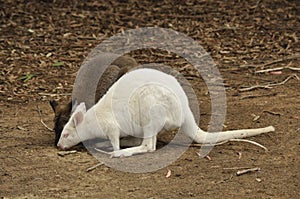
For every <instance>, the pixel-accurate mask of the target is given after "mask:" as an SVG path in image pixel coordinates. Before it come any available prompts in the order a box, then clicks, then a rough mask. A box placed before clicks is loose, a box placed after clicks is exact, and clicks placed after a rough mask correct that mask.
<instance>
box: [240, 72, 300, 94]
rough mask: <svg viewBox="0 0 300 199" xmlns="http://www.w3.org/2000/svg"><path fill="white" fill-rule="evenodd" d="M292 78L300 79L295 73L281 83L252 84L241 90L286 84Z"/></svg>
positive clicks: (269, 87) (268, 87)
mask: <svg viewBox="0 0 300 199" xmlns="http://www.w3.org/2000/svg"><path fill="white" fill-rule="evenodd" d="M291 78H296V79H298V80H299V77H298V76H297V75H295V74H294V75H291V76H288V77H287V78H286V79H285V80H283V81H282V82H279V83H269V84H265V85H255V86H250V87H247V88H241V89H239V91H250V90H253V89H257V88H265V89H271V88H273V87H274V86H280V85H283V84H285V83H286V82H288V81H289V80H290V79H291Z"/></svg>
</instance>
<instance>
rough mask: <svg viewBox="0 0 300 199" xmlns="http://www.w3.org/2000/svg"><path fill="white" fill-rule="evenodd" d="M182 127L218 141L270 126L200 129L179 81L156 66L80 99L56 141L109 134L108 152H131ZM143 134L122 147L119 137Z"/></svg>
mask: <svg viewBox="0 0 300 199" xmlns="http://www.w3.org/2000/svg"><path fill="white" fill-rule="evenodd" d="M177 128H181V130H182V131H183V132H184V133H185V134H186V135H188V136H189V137H190V138H191V139H193V140H194V141H195V142H197V143H201V144H211V143H221V142H224V141H228V140H230V139H236V138H245V137H250V136H255V135H259V134H262V133H267V132H271V131H274V130H275V129H274V127H273V126H269V127H265V128H257V129H243V130H232V131H224V132H215V133H208V132H205V131H203V130H201V129H200V128H199V127H198V125H197V124H196V122H195V119H194V116H193V114H192V112H191V109H190V108H189V104H188V99H187V96H186V94H185V92H184V91H183V89H182V87H181V86H180V84H179V83H178V81H177V80H176V79H175V78H174V77H173V76H171V75H168V74H166V73H163V72H160V71H158V70H154V69H145V68H144V69H137V70H134V71H131V72H129V73H127V74H125V75H124V76H122V77H121V78H120V79H119V80H118V81H117V82H116V83H115V84H114V85H113V86H112V87H111V88H110V89H109V90H108V92H107V93H106V95H104V96H103V97H102V98H101V99H100V100H99V102H98V103H97V104H95V105H94V106H93V107H92V108H90V109H89V110H88V111H86V107H85V104H84V103H80V104H79V105H78V106H77V107H76V109H75V111H74V112H73V114H72V115H71V117H70V120H69V121H68V123H67V124H66V125H65V127H64V129H63V132H62V134H61V137H60V139H59V142H58V144H57V146H58V147H59V148H60V149H63V150H64V149H68V148H70V147H72V146H74V145H76V144H78V143H79V142H82V141H85V140H88V139H94V138H103V139H109V140H110V142H111V144H112V146H113V152H111V155H112V157H120V156H131V155H134V154H138V153H145V152H152V151H155V150H156V136H157V134H158V133H159V132H160V131H162V130H164V129H165V130H174V129H177ZM129 135H130V136H134V137H139V138H142V143H141V145H139V146H135V147H130V148H126V149H120V138H122V137H126V136H129Z"/></svg>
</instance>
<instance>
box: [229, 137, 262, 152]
mask: <svg viewBox="0 0 300 199" xmlns="http://www.w3.org/2000/svg"><path fill="white" fill-rule="evenodd" d="M229 141H233V142H248V143H250V144H254V145H256V146H258V147H261V148H263V149H264V150H265V151H268V149H267V148H266V147H265V146H263V145H261V144H259V143H257V142H254V141H252V140H246V139H230V140H229Z"/></svg>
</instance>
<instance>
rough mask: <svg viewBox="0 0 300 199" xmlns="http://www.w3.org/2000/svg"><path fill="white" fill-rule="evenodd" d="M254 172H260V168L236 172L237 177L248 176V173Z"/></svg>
mask: <svg viewBox="0 0 300 199" xmlns="http://www.w3.org/2000/svg"><path fill="white" fill-rule="evenodd" d="M254 171H260V168H259V167H255V168H251V169H244V170H239V171H237V172H236V175H237V176H240V175H243V174H246V173H250V172H254Z"/></svg>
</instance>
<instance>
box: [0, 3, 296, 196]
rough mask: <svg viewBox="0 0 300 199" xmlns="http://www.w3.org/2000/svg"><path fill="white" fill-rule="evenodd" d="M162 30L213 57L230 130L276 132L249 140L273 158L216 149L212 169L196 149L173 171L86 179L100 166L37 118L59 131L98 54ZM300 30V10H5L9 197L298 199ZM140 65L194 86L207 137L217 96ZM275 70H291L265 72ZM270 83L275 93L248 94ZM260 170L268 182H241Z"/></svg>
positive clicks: (163, 6)
mask: <svg viewBox="0 0 300 199" xmlns="http://www.w3.org/2000/svg"><path fill="white" fill-rule="evenodd" d="M153 26H157V27H163V28H171V29H173V30H176V31H179V32H182V33H184V34H186V35H187V36H189V37H191V38H193V39H195V40H196V41H197V42H198V43H199V45H201V46H202V47H203V48H204V49H205V50H206V51H207V52H209V53H210V54H211V56H212V58H213V59H214V61H215V63H216V64H217V66H218V68H219V70H220V72H221V75H222V77H223V79H224V83H225V85H226V93H227V116H226V122H225V124H224V130H226V129H241V128H255V127H264V126H269V125H274V126H275V128H276V131H275V132H274V133H269V134H264V135H260V136H256V137H253V138H249V139H250V140H254V141H257V142H259V143H261V144H262V145H264V146H265V147H267V148H268V151H267V152H266V151H264V150H263V149H261V148H259V147H257V146H254V145H252V144H249V143H241V142H231V143H226V144H223V145H219V146H216V147H214V149H213V150H212V151H211V153H210V154H209V157H210V160H209V159H207V158H199V157H198V156H197V154H196V152H197V151H198V150H199V147H190V148H189V150H188V151H187V152H186V153H184V154H183V155H182V156H181V158H180V159H178V160H177V161H176V162H174V163H173V164H171V165H169V166H167V167H166V168H163V169H161V170H158V171H156V172H153V173H144V174H132V173H125V172H121V171H117V170H115V169H113V168H109V167H107V166H105V165H102V166H99V167H97V168H96V169H94V170H92V171H90V172H87V171H86V169H87V168H89V167H91V166H93V165H95V164H97V163H98V161H97V160H96V159H95V158H94V157H92V156H91V155H90V154H89V153H88V152H87V151H86V150H84V149H79V150H78V152H77V153H75V154H70V155H67V156H64V157H62V156H59V155H58V150H57V149H56V148H55V147H54V145H53V141H54V133H53V132H51V131H49V130H48V129H46V128H45V127H44V126H43V125H42V123H41V122H40V116H39V113H38V110H40V111H41V116H42V119H43V121H44V122H45V123H46V124H47V125H48V126H49V127H51V128H52V127H53V122H52V120H53V112H52V110H51V107H50V106H49V100H50V99H57V100H60V101H62V102H66V101H67V100H68V99H70V95H71V92H72V84H73V82H74V79H75V77H76V72H77V71H78V69H79V67H80V65H81V63H82V62H83V61H84V58H85V57H86V56H87V55H88V53H89V52H90V51H91V50H92V49H93V48H94V47H95V46H96V45H98V44H99V43H100V42H101V41H102V40H103V39H105V38H108V37H110V36H112V35H114V34H116V33H118V32H121V31H122V30H129V29H134V28H137V27H153ZM299 30H300V3H299V1H297V0H291V1H288V0H285V1H280V0H275V1H274V0H262V1H257V0H255V1H254V0H249V1H222V0H216V1H206V0H204V1H199V2H196V1H195V2H194V1H171V0H166V1H156V0H153V1H144V2H143V1H132V0H122V1H110V2H108V1H79V0H72V1H55V0H43V1H35V0H33V1H27V0H24V1H22V0H5V1H4V0H0V65H1V73H0V96H1V98H0V104H1V109H0V110H1V111H0V150H1V152H0V198H82V197H86V198H299V195H300V194H299V189H300V187H299V185H300V183H299V182H300V169H299V166H300V159H299V152H300V150H299V149H300V122H299V120H300V115H299V112H300V97H299V91H300V89H299V85H300V79H299V77H300V74H299V68H300V65H299V61H300V45H299ZM131 55H132V56H133V57H135V58H136V59H137V60H138V61H139V62H140V63H147V62H158V63H164V64H168V65H170V66H172V67H174V68H175V69H178V70H179V71H181V72H182V73H183V74H184V75H185V76H186V77H188V79H189V81H190V82H191V84H192V85H193V87H194V90H195V92H196V94H197V96H198V99H199V105H200V110H201V121H200V127H201V128H203V129H207V128H208V124H209V120H210V117H211V113H210V100H209V95H208V93H207V88H206V86H205V84H204V83H203V81H202V80H201V78H200V77H197V76H196V75H194V74H193V73H192V71H191V70H189V69H188V68H185V67H184V66H185V64H186V63H183V62H182V61H179V59H178V57H176V56H174V55H172V54H168V53H156V52H154V51H151V50H150V51H149V50H148V51H147V50H145V51H139V52H132V53H131ZM277 67H285V68H284V69H278V70H276V71H275V72H274V71H273V72H262V73H257V71H259V70H265V69H274V68H277ZM287 67H289V68H287ZM255 72H256V73H255ZM287 78H288V79H287ZM285 80H286V81H285ZM276 83H281V84H276ZM267 84H276V85H274V86H272V88H266V87H263V88H253V89H250V90H248V91H241V90H240V89H242V88H249V87H251V86H255V85H256V86H257V85H267ZM254 167H259V168H260V171H256V172H252V173H247V174H244V175H241V176H237V175H236V172H237V171H238V170H241V169H243V168H254ZM168 170H170V171H171V176H170V177H168V178H167V177H166V175H167V173H168Z"/></svg>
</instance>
